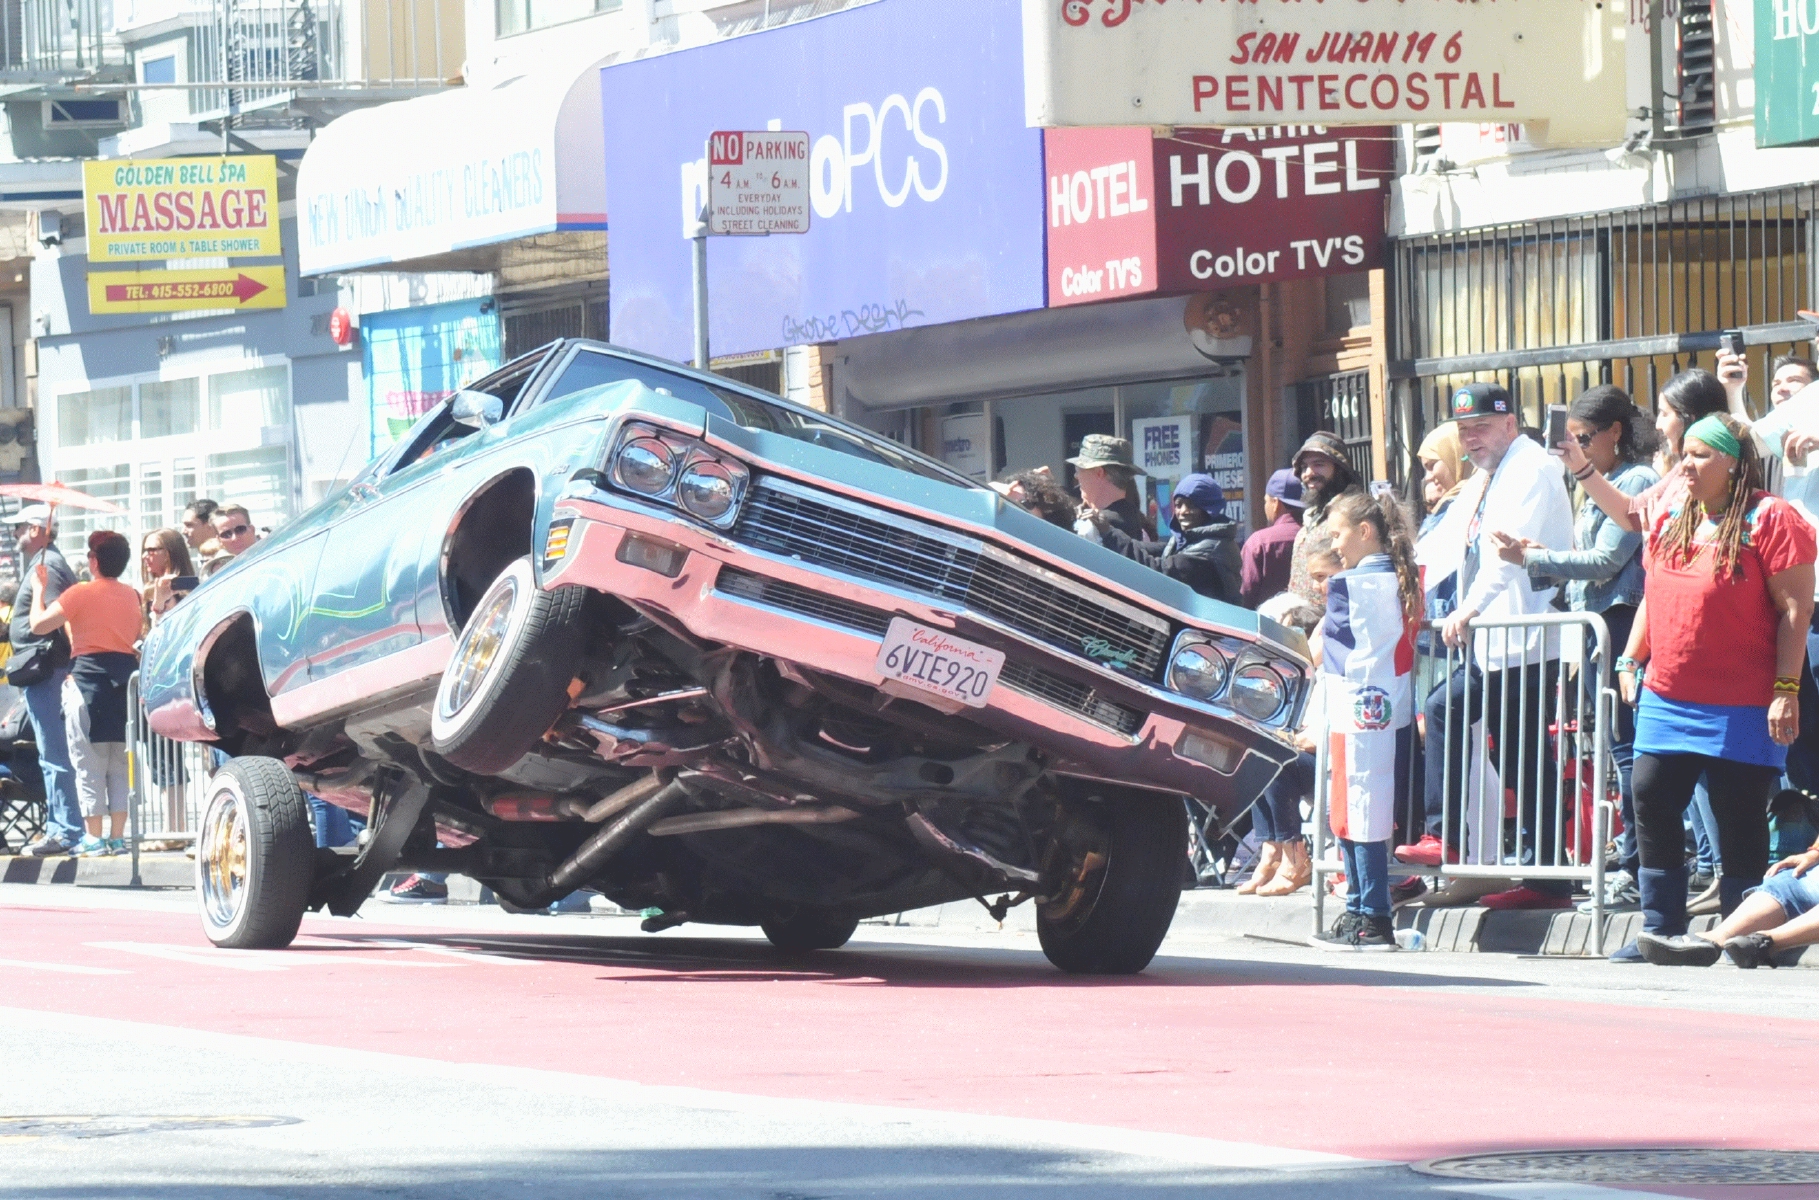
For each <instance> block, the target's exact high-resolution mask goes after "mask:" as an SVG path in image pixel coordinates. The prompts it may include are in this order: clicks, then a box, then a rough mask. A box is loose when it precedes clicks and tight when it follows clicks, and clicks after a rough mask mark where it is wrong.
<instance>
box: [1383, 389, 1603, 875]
mask: <svg viewBox="0 0 1819 1200" xmlns="http://www.w3.org/2000/svg"><path fill="white" fill-rule="evenodd" d="M1451 413H1452V416H1453V418H1454V420H1456V421H1457V422H1458V430H1459V442H1460V445H1461V447H1462V448H1463V449H1464V451H1465V453H1466V454H1467V456H1469V457H1470V458H1471V460H1472V464H1473V465H1474V466H1475V467H1477V468H1478V471H1477V473H1476V474H1474V475H1473V476H1472V477H1471V479H1469V480H1467V481H1466V483H1465V486H1464V488H1463V489H1462V490H1461V491H1460V493H1459V496H1458V498H1457V499H1456V500H1455V501H1454V502H1453V505H1452V507H1451V508H1449V509H1448V510H1447V513H1446V516H1445V518H1444V519H1443V521H1442V523H1441V524H1440V525H1439V526H1438V527H1437V528H1435V529H1434V531H1433V532H1432V533H1431V534H1430V535H1429V536H1430V537H1436V538H1442V539H1447V538H1456V539H1459V541H1460V542H1461V547H1460V551H1459V553H1458V555H1457V556H1456V557H1457V558H1458V560H1459V562H1460V564H1461V565H1460V567H1459V606H1458V608H1457V609H1455V610H1454V612H1453V614H1452V615H1451V616H1450V617H1448V618H1447V619H1446V621H1445V623H1444V624H1443V625H1442V626H1441V631H1440V632H1441V637H1442V638H1443V639H1444V640H1445V642H1446V644H1447V645H1448V646H1451V647H1453V648H1455V649H1457V648H1461V647H1464V648H1467V650H1468V652H1467V653H1466V654H1465V655H1464V656H1463V658H1462V660H1461V661H1460V662H1459V664H1458V665H1457V666H1456V667H1455V668H1454V670H1453V673H1452V674H1451V675H1450V676H1449V677H1448V678H1447V679H1446V680H1445V681H1444V682H1443V683H1441V684H1440V686H1438V687H1436V688H1435V689H1434V690H1433V692H1431V693H1430V694H1429V695H1428V698H1427V745H1426V749H1425V760H1426V762H1425V766H1426V769H1425V772H1424V773H1425V777H1426V778H1425V793H1424V802H1425V809H1426V822H1427V827H1426V832H1425V833H1424V835H1423V836H1422V837H1421V838H1420V839H1419V840H1418V841H1416V842H1415V843H1413V844H1412V845H1406V846H1400V847H1398V848H1397V849H1396V857H1397V858H1398V859H1401V860H1402V861H1403V862H1412V863H1420V864H1424V865H1427V866H1438V865H1439V864H1440V862H1441V860H1442V858H1449V859H1452V860H1453V861H1457V859H1456V858H1455V857H1454V856H1455V855H1457V853H1458V847H1459V841H1460V836H1461V816H1462V812H1461V810H1462V808H1463V801H1464V796H1465V793H1466V789H1467V786H1468V784H1467V780H1466V774H1467V764H1468V763H1470V762H1471V761H1472V747H1471V744H1470V740H1469V739H1470V731H1471V729H1472V727H1473V725H1474V724H1475V723H1477V722H1478V721H1479V720H1480V719H1482V720H1483V722H1484V724H1483V732H1484V735H1486V736H1489V737H1491V738H1494V739H1495V741H1496V745H1497V749H1496V752H1495V754H1494V756H1493V765H1495V766H1496V767H1497V768H1498V774H1499V776H1500V777H1501V778H1502V779H1504V780H1507V781H1510V782H1513V783H1514V784H1515V785H1516V787H1517V790H1518V792H1519V802H1520V810H1519V811H1520V814H1521V815H1520V819H1521V823H1522V830H1523V844H1524V847H1525V855H1524V865H1527V864H1529V863H1532V862H1534V861H1536V860H1537V859H1538V860H1539V861H1540V862H1541V863H1542V864H1544V865H1550V866H1551V865H1556V861H1557V856H1556V853H1555V851H1556V845H1555V843H1556V830H1555V827H1554V800H1553V798H1554V794H1555V776H1556V771H1557V767H1556V764H1555V760H1554V755H1553V753H1552V751H1551V750H1550V749H1549V747H1548V745H1547V722H1548V711H1547V709H1548V704H1547V700H1548V696H1549V695H1550V694H1551V693H1552V691H1553V689H1554V682H1555V678H1556V676H1557V674H1558V672H1559V669H1560V664H1559V654H1560V650H1559V644H1558V640H1557V638H1554V639H1550V638H1549V637H1547V635H1546V631H1545V630H1543V629H1541V628H1539V627H1537V626H1530V627H1528V628H1526V629H1512V630H1508V631H1504V630H1499V631H1497V632H1496V633H1494V634H1493V633H1491V632H1489V631H1486V630H1478V631H1476V632H1475V633H1474V632H1473V631H1472V630H1470V629H1469V628H1468V626H1469V623H1470V622H1471V621H1472V620H1473V619H1474V618H1477V617H1489V618H1499V617H1500V618H1518V619H1520V618H1523V617H1532V616H1536V615H1538V614H1541V613H1544V612H1547V611H1548V609H1549V608H1550V607H1551V605H1552V602H1553V599H1554V593H1555V592H1556V591H1557V590H1558V589H1557V588H1556V587H1555V586H1553V585H1551V584H1543V585H1537V584H1536V583H1535V581H1534V580H1533V579H1531V578H1530V576H1529V574H1528V572H1527V571H1526V570H1525V569H1523V568H1522V567H1521V566H1519V565H1515V564H1511V563H1509V562H1506V561H1504V560H1503V559H1502V558H1501V557H1499V556H1498V553H1497V543H1496V541H1495V540H1494V539H1493V537H1492V534H1493V533H1499V532H1501V533H1507V534H1512V535H1515V536H1516V537H1518V538H1520V539H1524V540H1527V541H1531V542H1534V543H1537V544H1539V545H1542V546H1545V547H1547V548H1549V549H1554V550H1564V549H1568V548H1570V547H1571V546H1572V544H1573V509H1572V500H1571V498H1570V497H1569V496H1568V495H1567V490H1566V477H1565V474H1564V472H1563V470H1562V468H1561V466H1560V461H1559V460H1558V459H1556V458H1554V457H1552V456H1550V455H1549V454H1548V453H1547V451H1545V450H1543V449H1542V448H1541V445H1540V443H1538V442H1536V441H1534V440H1532V439H1530V438H1527V437H1524V436H1523V435H1522V429H1521V426H1520V424H1519V423H1518V420H1517V417H1516V406H1515V402H1514V401H1513V400H1512V399H1511V398H1510V394H1509V392H1508V391H1506V390H1505V389H1504V388H1503V387H1502V386H1500V385H1498V384H1495V383H1473V384H1468V385H1467V386H1465V387H1463V388H1460V389H1459V390H1458V391H1457V392H1455V393H1454V394H1453V400H1452V408H1451ZM1447 743H1450V745H1449V744H1447ZM1501 812H1502V809H1501V807H1500V806H1499V807H1498V808H1497V815H1495V816H1493V817H1488V818H1484V817H1481V818H1480V820H1481V821H1483V822H1484V823H1485V824H1486V825H1487V826H1488V825H1494V826H1495V827H1496V828H1495V830H1489V829H1487V830H1486V831H1483V832H1484V834H1485V835H1486V836H1488V837H1489V838H1490V841H1489V842H1488V843H1487V842H1486V841H1485V840H1484V837H1481V836H1480V834H1479V833H1477V832H1475V833H1474V835H1473V842H1474V843H1476V844H1477V845H1478V847H1479V851H1478V852H1479V856H1480V857H1483V856H1485V855H1491V856H1493V857H1492V858H1491V861H1493V862H1495V861H1497V860H1498V858H1500V857H1501V847H1500V845H1496V844H1495V843H1498V842H1500V839H1501V829H1502V820H1501ZM1443 835H1444V840H1443ZM1455 882H1456V883H1465V882H1467V881H1464V880H1460V881H1455ZM1472 882H1475V881H1472ZM1571 894H1572V885H1571V884H1569V883H1565V882H1563V881H1560V880H1532V881H1528V882H1524V883H1521V884H1519V885H1518V886H1516V887H1513V888H1510V889H1508V890H1507V891H1503V892H1499V893H1497V894H1495V895H1489V896H1484V897H1483V903H1484V905H1485V906H1486V907H1487V908H1501V909H1514V908H1564V907H1566V906H1567V905H1568V904H1569V903H1570V897H1571ZM1452 898H1453V899H1454V900H1456V901H1458V902H1464V901H1466V900H1468V899H1472V898H1475V897H1469V896H1467V895H1465V894H1464V893H1463V892H1461V893H1460V894H1459V895H1457V896H1454V897H1452Z"/></svg>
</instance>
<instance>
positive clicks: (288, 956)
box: [88, 942, 460, 971]
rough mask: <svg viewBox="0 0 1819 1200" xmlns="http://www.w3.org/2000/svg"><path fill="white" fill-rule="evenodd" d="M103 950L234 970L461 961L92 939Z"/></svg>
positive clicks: (414, 966)
mask: <svg viewBox="0 0 1819 1200" xmlns="http://www.w3.org/2000/svg"><path fill="white" fill-rule="evenodd" d="M88 944H89V945H90V946H94V947H96V948H97V949H101V950H121V951H125V952H126V953H128V954H143V955H145V956H146V957H148V958H167V959H170V960H171V961H173V962H180V963H185V964H188V965H189V966H195V967H227V968H229V969H231V970H235V971H288V970H290V969H291V968H292V967H317V966H327V967H332V966H340V965H344V964H351V965H354V966H361V967H403V968H405V969H407V970H441V969H445V968H450V967H458V966H460V964H459V963H446V962H416V961H413V960H411V959H407V958H376V957H373V956H370V955H362V954H341V953H337V952H334V951H330V952H328V953H320V952H315V951H306V952H304V953H298V952H297V951H294V950H223V949H221V948H219V947H211V948H209V949H203V948H202V947H200V946H169V945H161V944H159V943H156V942H89V943H88Z"/></svg>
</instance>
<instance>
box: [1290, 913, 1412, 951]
mask: <svg viewBox="0 0 1819 1200" xmlns="http://www.w3.org/2000/svg"><path fill="white" fill-rule="evenodd" d="M1347 917H1349V918H1351V919H1350V921H1349V922H1348V921H1347V920H1346V918H1347ZM1312 942H1313V945H1314V946H1316V947H1317V948H1319V949H1321V950H1373V951H1386V950H1399V949H1401V947H1399V946H1398V945H1396V927H1395V926H1394V925H1392V924H1390V919H1389V918H1388V917H1369V916H1364V915H1362V914H1360V913H1346V914H1345V915H1344V916H1342V917H1340V918H1339V920H1337V921H1334V922H1333V927H1332V928H1331V929H1329V930H1328V931H1327V932H1325V933H1316V934H1315V935H1314V936H1313V939H1312Z"/></svg>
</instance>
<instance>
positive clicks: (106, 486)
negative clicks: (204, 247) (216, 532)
mask: <svg viewBox="0 0 1819 1200" xmlns="http://www.w3.org/2000/svg"><path fill="white" fill-rule="evenodd" d="M288 207H289V205H288V204H287V205H285V206H283V209H281V210H280V211H281V213H282V212H283V210H284V209H288ZM71 227H73V228H75V229H77V230H80V229H81V228H82V227H81V225H80V224H74V225H73V226H66V228H71ZM279 227H280V236H281V239H282V243H283V247H284V278H285V288H286V295H287V297H288V303H287V304H286V306H285V307H283V308H275V309H265V310H251V311H244V312H231V311H224V310H213V311H210V310H201V311H192V312H174V313H157V314H141V315H95V314H93V313H91V312H90V311H89V300H88V287H87V281H86V276H87V274H88V270H89V265H88V259H87V239H86V238H84V237H66V238H65V239H64V240H63V242H62V243H61V244H60V245H54V246H51V247H47V248H45V252H43V253H41V254H40V255H39V257H38V258H36V259H35V260H34V261H33V264H32V297H33V309H34V313H33V320H34V327H35V331H36V332H37V334H38V339H37V355H36V366H37V376H36V386H37V399H38V430H37V435H38V455H39V461H40V464H41V470H42V474H43V477H44V478H45V479H55V480H56V481H57V482H60V483H66V484H69V485H70V486H72V487H76V488H80V489H82V490H83V491H86V492H89V493H91V494H93V495H96V496H99V497H102V498H104V499H108V500H112V501H114V502H115V503H117V504H119V505H121V506H122V507H123V508H125V509H126V510H127V512H126V514H125V515H124V516H107V517H96V516H93V515H90V514H87V513H83V512H80V511H77V510H73V509H72V510H66V511H65V512H63V513H62V514H61V516H62V520H61V530H60V533H61V537H60V541H61V542H62V544H63V545H64V548H65V549H66V551H70V552H76V551H77V549H78V548H79V547H80V545H81V542H82V539H83V538H84V537H86V535H87V533H88V531H89V530H90V529H93V528H115V529H120V530H123V531H124V532H126V533H127V535H128V536H129V537H136V536H138V535H139V534H140V533H142V532H144V531H146V530H150V529H155V528H158V527H160V526H175V525H177V524H178V522H179V520H180V518H181V516H182V513H183V509H184V507H185V506H186V505H188V504H189V503H190V502H191V501H193V500H195V499H197V498H198V497H209V498H212V499H214V500H217V501H219V502H224V503H225V502H235V503H240V504H244V505H246V507H247V508H248V509H249V510H250V511H251V513H252V515H253V518H254V521H255V523H257V524H259V525H262V526H272V525H275V524H277V523H279V522H281V521H283V520H286V519H288V518H289V517H291V516H293V515H295V514H296V513H297V512H298V511H300V510H301V509H302V508H304V507H307V506H308V505H309V504H311V503H314V502H315V501H316V500H317V499H319V498H321V497H322V496H323V495H325V494H326V493H327V492H328V491H329V490H330V489H332V488H333V487H334V486H335V485H336V483H337V482H338V481H340V480H344V479H346V478H347V477H348V475H349V474H350V473H351V472H352V471H354V470H357V469H358V468H359V465H360V464H361V463H362V462H364V461H365V458H364V454H363V449H364V447H363V445H362V444H361V443H362V440H363V439H362V438H360V437H358V436H356V435H357V432H363V430H364V421H363V420H362V419H361V414H360V413H359V410H358V408H357V407H356V406H355V404H354V403H353V402H352V400H351V399H350V397H351V395H352V394H354V393H356V392H357V390H358V384H359V371H360V362H359V356H358V355H357V354H355V353H352V352H350V350H348V349H347V348H344V347H342V346H339V345H337V344H336V343H335V341H334V339H333V338H332V337H331V336H330V334H329V314H330V313H331V312H332V310H333V309H334V308H335V306H336V303H337V295H336V293H335V291H334V290H333V289H328V290H318V289H317V288H316V286H315V285H314V284H313V283H312V282H311V281H308V280H304V279H301V278H300V277H299V276H298V275H297V272H296V258H295V245H296V242H295V235H296V228H295V224H294V222H293V221H291V220H289V219H288V217H287V218H285V219H282V220H281V221H280V222H279ZM72 561H75V559H73V558H72Z"/></svg>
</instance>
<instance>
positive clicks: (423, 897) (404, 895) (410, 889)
mask: <svg viewBox="0 0 1819 1200" xmlns="http://www.w3.org/2000/svg"><path fill="white" fill-rule="evenodd" d="M385 899H386V901H387V902H389V903H391V904H447V903H448V885H447V884H445V883H437V882H436V881H435V880H433V879H425V878H424V877H423V876H421V875H409V876H406V877H405V879H404V881H403V882H402V883H398V884H396V885H394V886H393V887H392V890H391V891H389V892H387V893H385Z"/></svg>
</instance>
